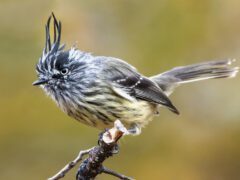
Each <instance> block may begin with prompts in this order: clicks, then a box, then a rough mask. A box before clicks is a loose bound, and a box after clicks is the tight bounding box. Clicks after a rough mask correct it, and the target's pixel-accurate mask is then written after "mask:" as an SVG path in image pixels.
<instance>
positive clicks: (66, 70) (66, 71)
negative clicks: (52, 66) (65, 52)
mask: <svg viewBox="0 0 240 180" xmlns="http://www.w3.org/2000/svg"><path fill="white" fill-rule="evenodd" d="M60 72H61V74H62V75H66V74H68V69H67V68H63V69H62V70H61V71H60Z"/></svg>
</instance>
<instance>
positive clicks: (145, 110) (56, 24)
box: [33, 13, 239, 135]
mask: <svg viewBox="0 0 240 180" xmlns="http://www.w3.org/2000/svg"><path fill="white" fill-rule="evenodd" d="M51 27H52V31H53V33H50V30H51V29H50V28H51ZM45 31H46V38H45V47H44V49H43V53H42V55H41V57H40V58H39V61H38V63H37V65H36V72H37V76H38V80H37V81H35V82H34V83H33V85H34V86H40V87H41V88H42V89H43V90H44V91H45V93H46V94H47V95H48V96H50V97H51V98H52V99H53V100H54V101H55V102H56V104H57V105H58V107H59V108H60V109H61V110H62V111H63V112H65V113H66V114H67V115H69V116H70V117H72V118H74V119H76V120H78V121H79V122H81V123H83V124H85V125H88V126H91V127H95V128H97V129H99V130H104V129H107V128H111V127H112V126H113V124H114V122H115V121H116V120H120V121H121V122H122V123H123V125H124V126H125V127H126V128H127V131H128V132H129V134H132V135H139V134H140V133H141V130H142V128H143V127H145V126H146V125H147V124H148V123H149V122H150V121H151V120H152V118H153V117H154V116H156V115H158V114H159V108H160V107H165V108H167V109H169V110H170V111H172V112H173V113H175V114H179V110H178V109H177V108H176V106H175V105H174V104H173V103H172V101H171V100H170V99H169V96H170V95H171V93H172V92H173V91H174V90H175V89H176V88H177V87H178V86H180V85H182V84H186V83H190V82H195V81H201V80H206V79H217V78H232V77H235V76H236V74H237V73H238V71H239V67H233V66H231V64H232V63H233V62H234V61H235V60H234V59H225V60H216V61H207V62H202V63H197V64H193V65H187V66H181V67H176V68H173V69H171V70H169V71H166V72H163V73H161V74H157V75H155V76H151V77H147V76H144V75H143V74H141V73H140V72H138V71H137V69H136V68H135V67H133V66H132V65H130V64H128V63H127V62H126V61H124V60H121V59H119V58H115V57H108V56H95V55H93V54H92V53H88V52H84V51H81V50H79V49H78V48H76V47H75V46H72V47H71V48H69V49H66V48H65V45H64V44H61V35H62V24H61V21H59V20H58V19H57V18H56V17H55V15H54V13H52V14H51V15H50V16H49V18H48V20H47V23H46V25H45Z"/></svg>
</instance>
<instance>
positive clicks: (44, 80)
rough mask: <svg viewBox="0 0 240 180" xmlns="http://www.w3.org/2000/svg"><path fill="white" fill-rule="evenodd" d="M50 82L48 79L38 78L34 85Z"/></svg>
mask: <svg viewBox="0 0 240 180" xmlns="http://www.w3.org/2000/svg"><path fill="white" fill-rule="evenodd" d="M47 82H48V79H38V80H36V81H34V82H33V84H32V85H33V86H39V85H41V84H46V83H47Z"/></svg>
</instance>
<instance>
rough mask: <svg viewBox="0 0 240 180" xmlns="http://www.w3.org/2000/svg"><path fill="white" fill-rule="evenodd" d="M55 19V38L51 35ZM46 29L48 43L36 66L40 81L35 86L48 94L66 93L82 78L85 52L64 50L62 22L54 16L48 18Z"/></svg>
mask: <svg viewBox="0 0 240 180" xmlns="http://www.w3.org/2000/svg"><path fill="white" fill-rule="evenodd" d="M52 19H53V37H52V36H51V33H50V25H51V20H52ZM45 28H46V41H45V47H44V50H43V53H42V56H41V57H40V59H39V62H38V64H37V66H36V71H37V75H38V80H37V81H35V82H34V83H33V85H35V86H37V85H40V86H41V87H42V88H43V89H45V90H46V91H47V92H48V93H54V92H59V91H65V90H67V89H69V88H70V87H71V86H73V83H74V82H76V81H78V78H79V77H81V74H79V72H81V71H79V69H80V68H83V67H84V63H85V62H84V61H81V56H83V55H84V53H83V52H81V51H79V50H77V49H75V48H71V49H70V50H64V45H62V44H61V43H60V40H61V30H62V26H61V22H60V21H58V20H57V19H56V17H55V16H54V14H53V13H52V15H51V16H50V17H49V18H48V21H47V24H46V26H45Z"/></svg>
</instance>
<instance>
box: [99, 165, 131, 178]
mask: <svg viewBox="0 0 240 180" xmlns="http://www.w3.org/2000/svg"><path fill="white" fill-rule="evenodd" d="M102 172H103V173H105V174H110V175H112V176H115V177H118V178H119V179H123V180H133V179H132V178H130V177H127V176H124V175H122V174H119V173H117V172H115V171H113V170H111V169H108V168H106V167H103V169H102Z"/></svg>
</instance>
